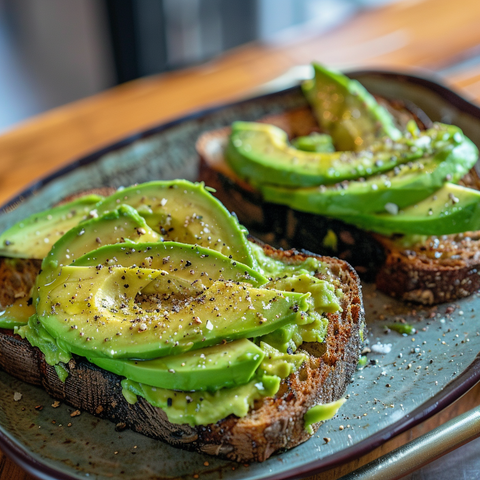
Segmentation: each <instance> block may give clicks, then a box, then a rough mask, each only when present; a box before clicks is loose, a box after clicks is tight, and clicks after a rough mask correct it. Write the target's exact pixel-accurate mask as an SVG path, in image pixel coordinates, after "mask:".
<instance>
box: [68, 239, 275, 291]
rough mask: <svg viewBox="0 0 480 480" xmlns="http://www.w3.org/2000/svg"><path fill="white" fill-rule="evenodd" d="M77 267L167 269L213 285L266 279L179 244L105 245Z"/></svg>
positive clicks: (224, 259)
mask: <svg viewBox="0 0 480 480" xmlns="http://www.w3.org/2000/svg"><path fill="white" fill-rule="evenodd" d="M75 266H83V267H89V266H91V267H97V268H102V267H104V266H105V267H110V266H123V267H140V268H152V269H158V270H165V271H167V272H169V273H171V274H174V275H175V276H176V277H178V278H182V279H185V280H188V281H189V282H190V283H193V282H194V281H195V285H198V284H201V285H210V284H211V283H212V282H213V281H215V280H232V281H234V282H246V283H251V284H252V285H255V286H260V285H264V284H265V283H267V278H266V277H264V276H263V275H262V274H260V273H258V272H257V271H255V270H253V269H252V268H250V267H249V266H247V265H244V264H242V263H240V262H236V261H235V260H233V259H231V258H228V257H226V256H225V255H222V254H221V253H220V252H217V251H215V250H210V249H208V248H203V247H199V246H197V245H189V244H185V243H179V242H160V243H138V244H136V245H125V244H116V245H106V246H104V247H100V248H98V249H97V250H93V251H91V252H89V253H87V254H85V255H83V256H82V257H80V258H78V259H77V260H76V262H75Z"/></svg>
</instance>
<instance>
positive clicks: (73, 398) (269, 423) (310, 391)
mask: <svg viewBox="0 0 480 480" xmlns="http://www.w3.org/2000/svg"><path fill="white" fill-rule="evenodd" d="M251 241H255V240H254V239H251ZM263 249H264V251H265V253H266V254H267V255H269V256H271V257H275V258H278V259H281V260H283V261H284V262H287V263H295V262H301V261H303V260H305V258H306V257H308V256H314V257H316V258H318V259H319V260H320V261H322V262H324V264H325V265H327V266H328V269H327V270H326V271H325V272H324V273H322V274H319V275H318V276H319V278H323V279H328V280H329V281H331V282H333V284H334V285H335V287H336V288H338V289H340V290H341V291H342V292H343V297H342V299H341V307H342V310H341V312H337V313H329V314H326V315H327V317H328V334H327V337H326V340H325V342H324V343H322V344H319V343H304V344H303V345H302V346H301V347H300V350H301V351H303V352H304V353H307V354H308V360H307V361H306V362H305V363H304V364H303V365H302V367H301V368H300V369H299V370H298V371H297V372H295V373H292V374H291V375H290V376H289V377H288V378H286V379H284V380H283V381H282V383H281V387H280V390H279V392H278V393H277V394H276V395H275V396H274V397H271V398H270V397H267V398H264V399H261V400H259V401H257V402H256V403H255V406H254V408H253V409H251V411H250V412H249V413H248V415H247V416H246V417H243V418H238V417H236V416H234V415H230V416H228V417H227V418H225V419H223V420H220V421H219V422H217V423H215V424H211V425H205V426H198V427H191V426H188V425H177V424H173V423H170V422H169V421H168V419H167V416H166V414H165V412H164V411H163V410H162V409H160V408H156V407H153V406H152V405H150V404H149V403H148V402H146V401H145V400H144V399H142V398H139V399H138V402H137V403H135V404H134V405H131V404H129V403H128V402H127V401H126V400H125V399H124V397H123V395H122V388H121V384H120V382H121V380H122V378H121V377H119V376H118V375H115V374H113V373H110V372H107V371H105V370H103V369H101V368H98V367H96V366H95V365H93V364H91V363H89V362H88V361H87V360H86V359H85V358H82V357H77V356H74V358H73V359H72V360H71V361H70V362H69V363H68V365H66V368H67V369H68V372H69V375H68V378H67V379H66V381H65V383H62V382H61V381H60V380H59V378H58V376H57V374H56V372H55V369H54V368H53V367H52V366H50V365H48V364H47V363H46V362H45V358H44V355H43V354H42V353H41V352H40V350H38V349H37V348H36V347H32V346H31V345H30V344H29V343H28V342H27V341H26V340H23V339H21V338H20V337H19V336H18V335H15V334H14V333H13V332H12V331H11V330H3V329H0V367H1V368H2V369H3V370H5V371H6V372H8V373H9V374H11V375H13V376H15V377H17V378H19V379H21V380H23V381H25V382H28V383H31V384H34V385H39V386H42V387H43V388H44V389H45V390H46V391H47V392H48V393H49V394H50V395H51V396H52V397H54V398H56V399H58V400H61V401H62V402H65V403H67V404H68V405H71V406H72V407H74V408H77V409H81V410H84V411H87V412H89V413H91V414H94V415H97V416H100V417H102V418H106V419H109V420H111V421H113V422H115V423H117V424H118V425H120V426H121V428H125V427H128V428H131V429H132V430H134V431H136V432H140V433H142V434H144V435H147V436H149V437H152V438H156V439H159V440H163V441H165V442H167V443H169V444H170V445H173V446H175V447H181V448H184V449H188V450H195V451H198V452H203V453H207V454H210V455H218V456H220V457H224V458H228V459H230V460H235V461H238V462H251V461H264V460H266V459H267V458H269V457H270V456H271V455H272V454H274V453H275V452H278V451H280V450H283V449H288V448H292V447H294V446H296V445H298V444H300V443H302V442H304V441H305V440H308V439H309V438H310V436H311V435H310V434H309V433H307V431H306V430H305V428H304V421H303V417H304V415H305V413H306V412H307V411H308V409H309V408H311V407H312V406H314V405H317V404H321V403H328V402H332V401H335V400H338V399H340V398H342V397H343V396H344V395H345V391H346V388H347V386H348V384H349V382H350V379H351V376H352V374H353V372H354V370H355V367H356V364H357V361H358V357H359V354H360V348H361V333H360V332H361V330H362V329H363V328H364V311H363V304H362V295H361V285H360V281H359V278H358V275H357V274H356V272H355V271H354V270H353V268H352V267H351V266H350V265H349V264H348V263H346V262H344V261H342V260H339V259H337V258H331V257H321V256H317V255H314V254H311V253H309V252H299V251H296V250H288V251H284V250H276V249H274V248H272V247H270V246H268V245H263ZM37 263H38V262H36V263H35V265H33V264H30V263H29V261H15V262H12V261H10V260H9V259H0V265H8V268H9V271H10V274H9V275H4V276H3V277H2V283H1V284H0V292H2V291H5V292H9V293H8V294H6V295H3V296H0V298H1V299H2V305H3V306H6V304H8V303H11V298H12V296H13V298H15V296H17V295H18V296H20V295H21V296H24V295H26V294H28V292H29V288H28V285H30V284H31V283H32V281H31V278H32V276H33V277H34V276H35V274H36V273H37V271H38V268H39V265H38V264H37ZM27 264H28V265H29V268H26V266H25V265H27ZM35 268H36V270H35ZM19 277H20V278H22V279H23V281H20V282H19V281H18V278H19ZM3 302H6V303H3ZM0 306H1V305H0ZM319 425H320V424H316V425H313V429H314V431H316V430H317V428H318V427H319ZM112 428H113V426H112Z"/></svg>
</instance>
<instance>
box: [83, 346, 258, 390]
mask: <svg viewBox="0 0 480 480" xmlns="http://www.w3.org/2000/svg"><path fill="white" fill-rule="evenodd" d="M264 356H265V354H264V352H263V350H262V349H261V348H259V347H257V346H256V345H255V344H254V343H253V342H251V341H249V340H247V339H245V338H244V339H241V340H236V341H234V342H230V343H226V344H225V345H223V344H222V345H215V346H213V347H207V348H201V349H199V350H193V351H191V352H186V353H182V354H180V355H174V356H168V357H163V358H156V359H153V360H145V361H140V360H120V359H111V358H93V357H88V360H89V361H90V362H92V363H94V364H95V365H97V366H99V367H101V368H104V369H105V370H108V371H110V372H113V373H116V374H117V375H122V376H124V377H127V378H129V379H130V380H133V381H135V382H140V383H145V384H147V385H150V386H152V387H160V388H167V389H171V390H183V391H193V390H195V391H202V390H208V391H210V392H214V391H216V390H220V389H221V388H230V387H235V386H237V385H244V384H245V383H248V382H249V381H250V380H251V378H252V377H253V375H254V373H255V371H256V369H257V368H258V366H259V365H260V363H261V362H262V361H263V358H264Z"/></svg>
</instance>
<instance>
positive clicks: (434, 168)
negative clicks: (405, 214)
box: [258, 124, 478, 217]
mask: <svg viewBox="0 0 480 480" xmlns="http://www.w3.org/2000/svg"><path fill="white" fill-rule="evenodd" d="M419 138H422V139H423V140H424V141H425V142H428V143H429V144H430V145H429V147H428V150H427V151H426V152H425V154H426V156H425V157H424V158H422V159H421V160H416V161H414V162H410V163H408V164H403V165H399V166H397V167H395V168H394V169H393V170H390V171H389V172H386V173H383V174H379V175H373V176H371V177H369V178H367V179H366V180H365V179H363V181H358V180H351V181H349V182H343V183H339V184H337V185H331V186H320V187H308V188H286V187H278V186H275V185H269V184H262V185H259V186H258V189H259V190H260V191H261V192H262V195H263V197H264V199H265V200H266V201H268V202H273V203H280V204H283V205H288V206H290V207H291V208H294V209H296V210H300V211H303V212H309V213H315V214H319V215H326V216H333V217H334V216H336V215H348V214H351V215H355V214H357V213H381V212H385V211H388V210H389V209H390V210H391V209H399V208H404V207H407V206H409V205H412V204H414V203H416V202H419V201H421V200H423V199H425V198H427V197H428V196H429V195H432V194H433V193H434V192H435V191H436V190H438V189H439V188H441V187H442V185H443V184H444V183H445V181H446V179H450V181H452V182H457V181H458V180H459V179H460V178H462V177H463V176H464V175H465V174H466V173H467V172H468V171H469V170H470V168H472V167H473V166H474V165H475V163H476V161H477V159H478V149H477V147H476V146H475V144H473V142H471V141H470V140H469V139H468V138H466V137H465V136H464V135H463V133H462V132H461V130H460V129H459V128H457V127H454V126H451V125H442V124H436V125H435V127H434V128H432V129H430V130H427V131H425V132H421V133H419Z"/></svg>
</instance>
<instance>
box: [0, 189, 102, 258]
mask: <svg viewBox="0 0 480 480" xmlns="http://www.w3.org/2000/svg"><path fill="white" fill-rule="evenodd" d="M102 198H103V197H101V196H99V195H88V196H85V197H82V198H78V199H77V200H73V201H72V202H69V203H65V204H64V205H60V206H58V207H54V208H51V209H49V210H45V211H43V212H40V213H35V214H33V215H30V216H29V217H27V218H25V219H24V220H21V221H20V222H17V223H16V224H15V225H13V226H12V227H10V228H9V229H8V230H6V231H5V232H3V233H2V234H1V235H0V256H4V257H18V258H37V259H39V260H41V259H43V258H45V256H46V255H47V253H48V252H49V250H50V249H51V248H52V245H53V244H54V243H55V242H56V241H57V240H58V239H59V238H60V237H61V236H62V235H63V234H64V233H65V232H67V231H68V230H70V229H71V228H72V227H74V226H75V225H77V224H78V223H79V222H80V221H81V220H83V219H85V218H87V217H88V215H89V212H90V211H91V210H92V209H93V208H94V206H95V204H96V203H98V202H99V201H100V200H101V199H102Z"/></svg>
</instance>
